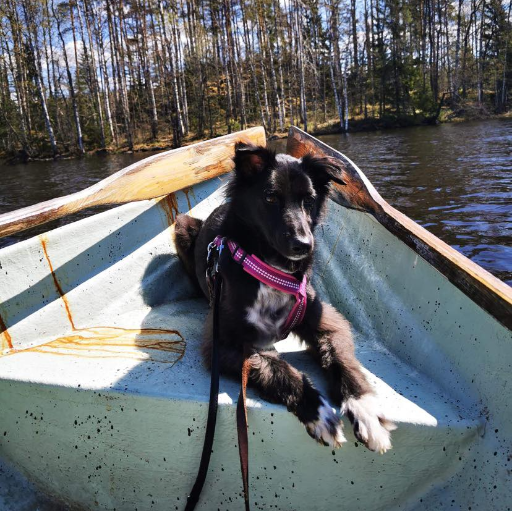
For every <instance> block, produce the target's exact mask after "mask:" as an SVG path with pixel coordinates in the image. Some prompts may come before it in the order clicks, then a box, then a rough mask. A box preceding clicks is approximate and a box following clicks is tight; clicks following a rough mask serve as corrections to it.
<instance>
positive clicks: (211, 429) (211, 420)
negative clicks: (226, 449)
mask: <svg viewBox="0 0 512 512" xmlns="http://www.w3.org/2000/svg"><path fill="white" fill-rule="evenodd" d="M223 247H224V245H223V244H222V245H220V247H219V248H218V254H217V260H215V256H214V254H215V253H214V249H215V248H216V247H215V246H214V245H213V242H212V244H210V245H209V247H208V257H207V263H208V266H207V271H206V281H207V284H208V289H209V291H210V302H211V303H212V305H213V340H212V358H211V380H210V403H209V405H208V420H207V422H206V433H205V436H204V444H203V452H202V454H201V462H200V463H199V470H198V472H197V476H196V481H195V482H194V486H193V487H192V491H190V495H189V496H188V498H187V504H186V506H185V510H194V509H195V508H196V505H197V502H198V501H199V496H200V495H201V491H202V489H203V485H204V482H205V480H206V475H207V473H208V466H209V465H210V457H211V454H212V447H213V438H214V435H215V425H216V423H217V409H218V406H219V373H220V370H219V310H220V307H219V304H220V297H221V291H222V276H221V274H220V273H219V271H218V270H219V261H218V259H219V258H220V255H221V252H222V249H223ZM212 284H213V292H212ZM212 296H213V301H212V300H211V298H212ZM250 371H251V365H250V360H249V354H248V353H247V352H246V351H245V349H244V361H243V364H242V383H241V386H240V395H239V397H238V404H237V407H236V425H237V431H238V450H239V454H240V469H241V471H242V482H243V487H244V502H245V510H250V508H249V438H248V435H247V406H246V389H247V381H248V379H249V373H250Z"/></svg>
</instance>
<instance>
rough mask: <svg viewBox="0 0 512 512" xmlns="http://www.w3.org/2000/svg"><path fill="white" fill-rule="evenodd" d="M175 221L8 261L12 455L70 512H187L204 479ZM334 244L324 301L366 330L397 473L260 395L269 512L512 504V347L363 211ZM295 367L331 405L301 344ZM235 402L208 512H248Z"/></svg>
mask: <svg viewBox="0 0 512 512" xmlns="http://www.w3.org/2000/svg"><path fill="white" fill-rule="evenodd" d="M220 184H221V181H219V180H215V181H212V182H208V183H204V184H202V185H199V186H197V187H195V188H194V189H193V191H191V192H190V193H189V194H188V198H189V200H190V201H191V203H192V206H194V207H195V208H194V211H193V213H194V214H195V215H197V216H200V217H205V216H207V215H208V213H209V212H210V211H211V210H212V209H213V208H214V206H215V205H217V204H219V202H220V201H221V200H222V197H221V194H219V192H216V193H214V192H215V191H216V190H217V188H218V187H219V185H220ZM176 199H177V204H178V209H179V210H180V211H187V210H188V202H187V198H186V196H185V195H184V194H182V193H178V194H177V195H176ZM203 199H204V201H203V202H201V201H202V200H203ZM171 223H172V218H170V217H169V204H168V203H166V202H164V201H144V202H140V203H132V204H129V205H125V206H122V207H119V208H115V209H113V210H110V211H108V212H105V213H102V214H99V215H95V216H93V217H91V218H88V219H85V220H81V221H79V222H76V223H73V224H70V225H68V226H64V227H61V228H59V229H57V230H55V231H52V232H49V233H47V234H46V235H45V237H44V238H43V239H44V240H45V249H46V254H45V251H44V250H43V246H42V242H41V238H33V239H31V240H27V241H25V242H21V243H19V244H16V245H14V246H11V247H8V248H6V249H3V250H1V251H0V264H1V266H2V274H1V276H0V314H1V315H2V318H3V320H4V322H5V324H6V325H7V327H8V331H9V333H10V335H11V338H12V343H13V345H14V347H15V348H16V349H17V350H18V351H17V352H14V353H13V352H10V353H7V354H6V355H5V356H4V357H1V358H0V411H1V415H0V457H2V458H4V459H5V460H7V461H9V463H10V464H12V465H14V466H15V467H16V468H17V469H18V470H20V471H21V472H23V473H24V474H25V475H26V476H27V477H28V479H29V480H30V481H31V482H32V483H35V484H37V485H38V486H39V487H40V488H41V489H42V490H44V491H45V492H47V493H49V494H53V495H56V496H59V497H60V498H61V499H63V500H64V501H66V502H68V503H69V504H71V505H74V506H78V507H80V508H90V509H104V508H114V507H115V508H124V509H127V508H139V509H140V508H144V509H172V508H178V509H182V508H183V507H184V502H185V499H186V496H187V493H188V492H189V491H190V488H191V485H192V483H193V481H194V478H195V473H196V471H197V467H198V463H199V457H200V452H201V447H202V438H203V435H204V426H205V422H206V412H207V400H208V387H209V375H208V373H207V372H206V371H205V370H204V368H203V366H202V363H201V359H200V355H199V345H200V340H201V331H202V326H203V322H204V318H205V314H206V311H207V304H206V301H205V300H204V299H201V298H198V297H195V296H194V292H193V289H192V287H191V286H190V284H189V283H188V282H187V280H186V278H185V276H184V275H183V269H182V267H181V265H180V263H179V261H178V260H177V257H176V254H175V249H174V246H173V242H172V227H171V226H170V224H171ZM319 239H320V240H319V248H318V261H317V276H316V279H315V280H316V285H317V287H318V289H319V291H320V293H321V294H322V295H323V296H324V298H325V299H326V300H328V301H330V302H332V303H333V304H334V305H336V306H337V307H338V308H339V309H340V311H342V312H343V313H344V314H346V315H347V316H348V317H349V318H350V320H351V321H352V322H353V325H354V328H355V331H356V342H357V352H358V356H359V358H360V360H361V362H362V363H363V365H364V366H365V368H366V370H367V372H368V377H369V379H370V381H371V382H372V384H373V385H374V387H375V389H376V392H377V393H378V396H379V399H380V400H381V401H382V402H383V403H384V404H385V407H386V409H387V411H388V415H389V416H390V417H391V418H395V420H396V421H397V422H399V428H398V430H397V431H396V432H394V433H393V446H394V448H393V450H391V451H390V452H388V453H387V454H385V455H383V456H380V455H376V454H373V453H371V452H369V451H367V450H366V449H365V448H364V447H362V446H360V445H358V446H357V447H356V444H357V443H356V442H355V439H354V437H353V435H351V434H350V433H349V432H348V431H349V430H350V429H349V428H348V422H347V421H345V425H346V431H347V432H346V433H347V437H348V439H349V442H348V443H347V444H346V445H345V446H344V447H343V448H342V449H341V450H339V451H336V452H335V453H334V454H332V453H331V450H329V449H327V448H325V447H321V446H319V445H316V444H315V443H314V442H313V441H312V440H311V439H310V438H309V436H308V435H307V434H306V432H305V430H304V428H303V427H302V426H301V425H300V424H299V422H298V421H297V420H296V419H295V418H294V417H293V416H292V415H291V414H289V413H288V412H287V411H286V410H285V409H284V408H282V407H277V406H274V405H271V404H268V403H266V402H263V401H261V400H259V399H258V398H257V397H255V396H254V395H250V400H249V406H250V408H249V430H250V433H249V437H250V451H251V470H250V478H251V489H252V496H251V501H252V504H253V507H254V509H268V508H270V507H277V508H279V509H300V510H315V509H397V508H401V509H402V508H418V509H422V508H427V509H429V508H430V509H432V508H434V509H446V508H463V509H465V508H468V507H469V506H471V507H473V508H505V507H506V506H508V505H507V504H509V503H510V499H511V491H510V489H511V487H510V485H508V484H509V483H510V482H509V480H510V477H509V476H508V473H507V471H508V468H507V466H506V464H507V456H509V454H508V452H507V450H508V449H509V447H510V441H511V439H512V436H511V431H510V428H511V427H510V419H511V412H510V410H511V405H512V404H511V399H510V383H509V377H508V376H509V375H510V361H512V357H511V356H512V354H511V347H512V344H511V341H512V339H511V333H510V332H509V331H507V330H506V329H505V328H504V327H502V326H501V325H500V324H499V323H497V322H496V321H495V320H494V319H492V318H491V317H490V316H489V315H487V313H485V312H483V311H482V310H481V309H480V308H479V307H478V306H476V305H475V304H474V303H472V302H471V301H470V300H469V299H467V297H465V296H464V295H463V294H462V293H461V292H459V291H458V290H457V289H456V288H455V287H453V286H452V285H451V284H450V283H449V282H448V281H447V280H446V279H445V278H444V277H443V276H442V275H441V274H440V273H439V272H437V271H436V270H434V269H433V268H432V267H431V266H430V265H428V264H427V263H426V262H425V261H424V260H423V259H422V258H421V257H419V256H418V255H417V254H415V253H414V252H413V251H412V250H411V249H409V248H408V247H407V246H405V245H404V244H403V243H402V242H400V241H398V240H397V239H396V238H395V237H394V236H393V235H391V234H390V233H389V232H387V231H386V230H385V229H384V228H383V227H382V226H380V225H379V224H378V223H377V222H376V221H375V220H374V219H373V218H372V217H370V216H368V215H366V214H364V213H360V212H355V211H349V210H346V209H344V208H342V207H339V206H338V205H336V204H334V203H332V204H331V207H330V211H329V215H328V218H327V220H326V222H325V224H324V226H322V227H321V228H320V229H319ZM48 260H49V261H50V262H51V264H52V267H53V269H54V274H55V278H56V279H57V281H58V283H59V286H60V287H61V289H62V290H63V292H64V293H65V297H66V303H65V302H64V301H63V299H62V298H61V297H60V296H59V290H58V287H56V285H55V281H54V276H53V275H52V274H51V272H50V268H49V261H48ZM69 315H71V318H72V322H71V321H70V319H69ZM123 329H124V330H123ZM126 329H128V331H125V330H126ZM154 329H167V330H173V331H179V334H177V333H170V332H167V333H162V332H154V331H151V330H154ZM133 330H134V331H133ZM138 330H142V331H141V332H137V331H138ZM148 330H149V331H148ZM56 339H60V341H59V342H57V343H55V341H54V340H56ZM52 343H53V344H52ZM161 343H163V345H162V344H161ZM162 347H164V348H166V350H162ZM170 348H173V350H174V351H170V350H169V349H170ZM278 349H279V350H280V351H281V352H282V353H283V357H285V358H287V359H288V360H289V361H290V362H292V363H293V364H296V365H297V366H298V367H300V368H302V369H306V370H307V371H308V373H309V374H310V375H311V376H312V377H313V379H314V381H315V382H316V383H317V384H318V385H319V386H320V387H323V385H324V384H323V379H322V377H321V375H320V374H319V372H318V370H317V369H316V367H315V365H314V364H312V363H311V362H310V361H309V359H308V358H307V357H306V356H305V354H304V353H303V352H302V351H301V348H300V345H299V344H298V343H297V341H296V340H294V339H289V340H287V341H285V342H282V343H280V344H279V345H278ZM237 395H238V383H237V382H234V381H232V380H229V379H222V380H221V395H220V403H221V407H220V412H219V423H218V430H217V436H216V440H215V446H214V453H213V457H212V463H211V467H210V474H209V477H208V479H207V482H206V485H205V490H204V492H203V495H202V499H201V502H200V508H203V509H211V508H216V507H221V508H225V509H240V508H241V507H242V506H243V502H242V498H241V492H242V486H241V477H240V474H239V462H238V450H237V448H236V432H235V431H236V427H235V406H234V405H233V403H234V402H235V401H236V397H237ZM4 432H5V435H2V434H4ZM495 452H496V455H494V453H495ZM480 479H481V480H480ZM494 485H496V489H495V488H494ZM452 500H454V501H452Z"/></svg>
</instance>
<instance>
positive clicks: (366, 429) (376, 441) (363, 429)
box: [341, 393, 396, 453]
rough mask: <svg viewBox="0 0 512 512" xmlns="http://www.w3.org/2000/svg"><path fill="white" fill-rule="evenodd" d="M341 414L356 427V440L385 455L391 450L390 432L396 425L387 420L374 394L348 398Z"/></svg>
mask: <svg viewBox="0 0 512 512" xmlns="http://www.w3.org/2000/svg"><path fill="white" fill-rule="evenodd" d="M341 413H342V414H346V415H347V417H348V419H349V420H350V421H351V422H352V425H353V426H354V434H355V436H356V438H357V439H358V440H359V441H361V442H362V443H364V444H365V446H366V447H367V448H368V449H370V450H372V451H374V452H379V453H385V452H387V451H388V450H389V449H390V448H391V434H390V432H391V431H392V430H395V429H396V425H395V424H394V423H393V422H392V421H389V420H388V419H386V417H385V414H384V412H383V410H382V407H381V405H380V404H379V401H378V399H377V397H376V396H375V395H374V394H372V393H367V394H365V395H363V396H361V397H359V398H353V397H352V398H348V399H347V400H345V401H344V402H343V404H342V406H341Z"/></svg>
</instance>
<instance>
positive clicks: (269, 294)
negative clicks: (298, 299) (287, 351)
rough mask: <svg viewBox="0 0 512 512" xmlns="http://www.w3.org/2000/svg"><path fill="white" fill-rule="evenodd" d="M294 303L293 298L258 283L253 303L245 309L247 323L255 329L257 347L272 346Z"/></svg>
mask: <svg viewBox="0 0 512 512" xmlns="http://www.w3.org/2000/svg"><path fill="white" fill-rule="evenodd" d="M294 303H295V297H294V296H293V295H289V294H287V293H283V292H280V291H279V290H275V289H274V288H271V287H270V286H267V285H266V284H263V283H260V287H259V289H258V294H257V296H256V300H255V301H254V303H253V304H252V305H251V306H249V307H248V308H247V317H246V318H247V321H248V322H249V323H250V324H252V325H254V327H256V329H257V331H258V333H259V337H258V344H259V345H267V344H272V343H274V342H275V341H278V340H279V339H280V338H281V332H282V330H283V327H284V325H285V323H286V319H287V318H288V315H289V314H290V311H291V310H292V308H293V305H294Z"/></svg>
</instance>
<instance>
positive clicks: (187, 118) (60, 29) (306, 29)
mask: <svg viewBox="0 0 512 512" xmlns="http://www.w3.org/2000/svg"><path fill="white" fill-rule="evenodd" d="M511 8H512V1H511V0H508V3H507V0H320V1H318V2H317V1H314V0H251V1H247V0H174V1H173V0H71V1H59V0H2V2H1V3H0V153H2V154H3V155H4V156H10V157H16V158H21V159H27V160H28V159H31V158H41V157H46V158H52V157H55V156H65V155H80V154H84V153H87V152H92V151H106V150H109V151H131V150H134V149H138V148H139V149H140V148H151V147H153V148H157V147H159V146H165V147H179V146H181V145H182V144H185V143H187V142H189V141H191V140H196V139H201V138H211V137H215V136H218V135H222V134H225V133H230V132H233V131H236V130H240V129H243V128H246V127H248V126H251V125H256V124H261V125H263V126H264V127H265V129H266V131H267V133H268V135H269V136H270V135H272V134H280V133H283V132H285V131H286V130H287V127H288V126H290V125H292V124H295V125H298V126H301V127H302V128H304V129H305V130H307V131H310V132H313V133H318V132H319V131H321V130H322V129H324V130H329V129H330V130H339V131H351V130H359V129H372V128H373V129H376V128H385V127H388V126H407V125H409V124H421V123H435V122H437V121H438V120H439V119H440V118H442V117H443V118H445V119H450V118H465V117H470V116H477V117H478V116H490V115H498V114H503V113H506V112H507V109H509V108H510V89H511V85H512V69H511V68H512V23H511V22H512V20H511Z"/></svg>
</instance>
